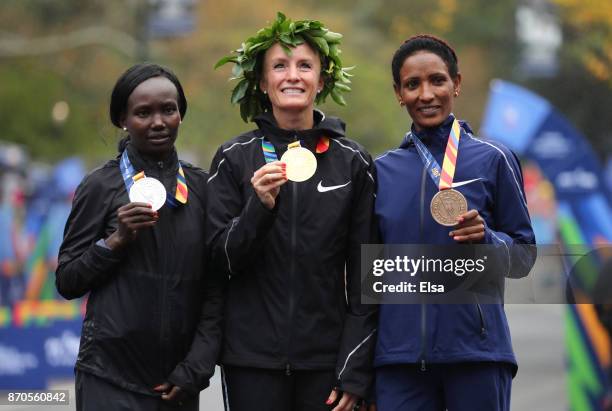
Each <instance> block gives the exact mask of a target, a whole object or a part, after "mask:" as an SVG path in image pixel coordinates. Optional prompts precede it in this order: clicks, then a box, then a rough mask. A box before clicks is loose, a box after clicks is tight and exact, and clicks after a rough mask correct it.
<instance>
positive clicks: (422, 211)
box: [419, 167, 427, 371]
mask: <svg viewBox="0 0 612 411" xmlns="http://www.w3.org/2000/svg"><path fill="white" fill-rule="evenodd" d="M426 173H427V169H426V168H425V167H423V172H422V173H421V209H420V214H419V223H420V224H419V241H420V242H421V243H422V242H423V225H424V221H425V215H424V214H425V177H426V176H427V174H426ZM425 344H427V305H426V304H425V303H421V355H420V358H421V371H426V370H427V366H426V364H425V352H426V350H427V348H426V345H425Z"/></svg>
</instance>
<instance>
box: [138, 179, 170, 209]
mask: <svg viewBox="0 0 612 411" xmlns="http://www.w3.org/2000/svg"><path fill="white" fill-rule="evenodd" d="M129 197H130V201H131V202H132V203H147V204H151V208H152V209H153V211H157V210H159V209H160V208H162V206H163V205H164V204H165V203H166V189H165V188H164V185H163V184H162V183H161V182H160V181H159V180H156V179H155V178H152V177H143V178H141V179H138V180H136V181H134V184H133V185H132V187H131V188H130V193H129Z"/></svg>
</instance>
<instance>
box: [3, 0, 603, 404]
mask: <svg viewBox="0 0 612 411" xmlns="http://www.w3.org/2000/svg"><path fill="white" fill-rule="evenodd" d="M277 11H282V12H284V13H285V14H286V15H287V16H288V17H290V18H293V19H301V18H311V19H319V20H322V21H323V22H325V24H326V25H328V27H330V28H331V29H332V30H333V31H337V32H340V33H343V34H344V36H345V37H344V39H343V43H342V50H343V59H344V62H345V64H347V65H349V66H350V65H354V66H356V68H355V70H354V71H353V73H354V74H355V77H354V78H353V85H352V88H353V91H352V93H350V94H349V95H348V96H347V101H348V105H347V106H346V107H338V106H336V105H334V104H332V103H330V104H326V105H324V106H323V107H322V109H323V110H324V111H325V112H326V113H327V114H330V115H337V116H340V117H342V118H343V119H344V120H345V121H346V123H347V124H348V135H349V136H350V137H351V138H353V139H355V140H357V141H359V142H360V143H361V144H363V145H364V146H365V147H366V148H367V149H368V150H369V151H370V152H371V153H372V154H373V155H379V154H381V153H383V152H384V151H386V150H388V149H391V148H395V147H397V146H398V145H399V142H400V141H401V139H402V137H403V135H404V133H405V131H406V130H407V129H408V128H409V126H410V120H409V117H408V115H407V113H406V112H405V111H403V110H401V109H400V107H399V106H398V105H397V102H396V99H395V97H394V94H393V89H392V80H391V73H390V67H389V66H390V61H391V57H392V55H393V53H394V51H395V50H396V49H397V48H398V47H399V45H400V44H401V43H402V42H403V41H404V40H405V39H406V38H408V37H410V36H412V35H413V34H416V33H421V32H428V33H433V34H436V35H439V36H441V37H444V38H445V39H447V40H449V42H450V43H451V44H452V45H453V46H454V47H455V49H456V51H457V54H458V56H459V68H460V71H461V72H462V74H463V85H462V93H461V96H460V97H459V99H458V100H457V104H456V107H455V113H456V114H457V115H458V117H459V118H462V119H465V120H467V121H468V122H469V123H470V124H471V126H472V128H473V129H474V130H477V134H478V135H480V136H481V137H483V138H493V139H497V140H500V141H502V142H504V143H505V144H507V145H508V146H509V147H510V148H512V149H513V150H514V151H515V152H516V153H517V154H518V155H519V156H520V157H521V160H522V164H523V172H524V177H525V188H526V191H527V195H528V203H529V207H530V212H531V216H532V219H533V224H534V227H535V229H536V237H537V238H538V243H539V244H561V245H564V244H565V245H576V244H582V245H584V246H585V247H588V248H589V249H591V250H596V252H595V253H592V254H591V257H590V258H591V259H592V261H590V264H586V265H585V266H586V268H585V269H584V273H581V277H580V278H582V280H583V284H582V286H583V287H585V288H586V289H588V288H593V287H597V280H598V278H599V277H601V268H600V267H602V262H603V261H604V260H605V259H606V258H609V257H610V256H609V255H607V254H606V250H609V247H608V248H606V246H609V244H610V241H611V240H612V218H611V217H612V212H611V211H610V204H611V196H610V193H611V191H612V190H610V187H611V186H612V161H611V153H612V143H611V141H612V138H611V137H612V131H611V130H612V93H611V91H612V2H610V1H608V0H606V1H601V0H522V1H519V0H516V1H511V0H504V1H496V2H491V1H489V0H461V1H459V0H410V1H405V0H403V1H400V0H351V1H349V0H336V1H334V2H328V1H316V0H302V1H300V2H299V3H298V2H288V1H280V0H259V1H258V2H252V1H246V0H244V1H243V0H225V1H223V2H218V1H215V2H213V1H206V0H87V1H83V0H2V2H1V4H0V119H2V126H3V127H2V132H1V133H0V390H8V389H25V388H45V387H67V388H71V384H72V383H71V380H70V378H71V377H72V368H73V365H74V362H75V359H76V351H77V349H78V343H79V334H80V321H81V316H82V313H83V312H84V304H85V302H84V301H63V300H62V299H61V297H59V296H58V295H57V293H56V291H55V286H54V279H55V278H54V269H55V265H56V262H57V251H58V248H59V244H60V243H61V239H62V231H63V227H64V222H65V220H66V218H67V215H68V213H69V210H70V201H71V198H72V195H73V193H74V190H75V188H76V186H77V185H78V183H79V182H80V180H81V179H82V177H83V176H84V175H85V173H87V172H88V171H90V170H92V169H93V168H95V167H97V166H98V165H101V164H103V163H104V162H105V161H106V160H107V159H109V158H111V157H114V156H115V155H116V151H117V150H116V146H117V142H118V140H119V138H120V137H121V134H120V130H118V129H116V128H115V127H113V126H112V125H111V123H110V120H109V118H108V105H109V96H110V91H111V89H112V87H113V85H114V83H115V81H116V79H117V78H118V77H119V75H120V74H121V73H122V72H123V71H125V69H127V68H128V67H129V66H130V65H132V64H134V63H136V62H139V61H143V60H149V61H154V62H158V63H161V64H164V65H167V66H169V67H170V68H172V69H173V70H174V71H175V72H176V74H177V75H178V77H179V79H180V80H181V82H182V84H183V87H184V88H185V92H186V95H187V99H188V102H189V108H188V110H187V116H186V118H185V121H184V122H183V125H182V127H181V132H180V136H179V140H178V149H179V153H180V156H181V157H182V158H185V159H186V160H188V161H190V162H193V163H195V164H196V165H199V166H201V167H202V168H205V169H207V168H208V164H209V163H210V160H211V158H212V155H213V153H214V152H215V150H216V148H217V147H218V146H219V144H221V143H222V142H223V141H225V140H227V139H229V138H231V137H233V136H235V135H236V134H238V133H240V132H243V131H246V130H249V129H250V128H252V127H251V125H249V124H245V123H243V122H242V120H240V115H239V110H238V107H235V106H231V105H230V104H229V97H230V91H231V89H232V88H233V86H234V84H232V83H229V82H228V80H227V79H228V78H229V77H230V68H229V67H225V66H224V67H222V68H220V69H218V70H214V69H213V66H214V64H215V62H216V61H217V60H218V59H219V58H221V57H222V56H224V55H226V54H228V53H229V52H230V51H231V50H233V49H236V48H238V47H239V46H240V43H241V42H242V41H243V40H244V39H246V38H247V37H248V36H250V35H252V34H254V33H255V31H256V30H257V29H259V28H260V27H262V26H263V25H264V24H266V22H268V21H271V20H273V19H274V18H275V16H276V12H277ZM567 260H568V261H566V262H565V263H569V264H572V263H573V262H575V261H572V258H571V257H568V259H567ZM604 274H605V273H604ZM608 274H610V275H612V273H608ZM506 309H507V312H508V315H509V318H510V326H511V329H512V334H513V340H514V345H515V349H516V351H517V356H518V358H519V363H520V369H519V374H518V376H517V377H516V379H515V381H514V387H513V400H512V401H513V409H516V410H519V409H520V410H531V409H534V410H535V409H537V410H551V411H552V410H562V409H571V410H576V411H578V410H580V411H582V410H600V409H603V408H602V401H603V399H604V397H605V394H606V392H607V377H606V373H607V371H606V370H607V367H608V365H609V363H610V349H609V346H610V343H609V337H608V334H607V332H606V331H605V328H604V327H603V326H602V324H601V322H600V321H599V319H598V316H597V315H596V310H595V308H594V307H593V306H592V305H588V304H582V305H576V306H562V305H541V304H540V305H524V306H523V305H507V307H506ZM201 404H202V407H203V409H212V410H215V409H221V407H222V406H221V404H222V403H221V393H220V390H219V382H218V379H217V377H216V378H215V380H214V381H213V383H212V386H211V388H210V389H207V390H205V391H204V393H203V394H202V402H201ZM0 409H8V407H3V406H0ZM19 409H28V408H19ZM33 409H34V408H33ZM58 409H59V408H58ZM66 409H73V408H66Z"/></svg>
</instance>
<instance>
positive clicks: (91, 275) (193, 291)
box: [56, 64, 222, 410]
mask: <svg viewBox="0 0 612 411" xmlns="http://www.w3.org/2000/svg"><path fill="white" fill-rule="evenodd" d="M186 111H187V100H186V98H185V95H184V93H183V88H182V86H181V84H180V82H179V81H178V79H177V78H176V76H175V75H174V74H173V73H172V72H171V71H169V70H168V69H166V68H164V67H161V66H158V65H155V64H138V65H135V66H133V67H131V68H130V69H129V70H127V71H126V72H125V73H124V74H123V75H122V76H121V77H120V78H119V79H118V80H117V83H116V84H115V87H114V89H113V92H112V96H111V103H110V117H111V121H112V123H113V124H114V125H115V126H117V127H118V128H121V129H123V130H124V131H125V132H127V137H125V138H123V139H122V140H121V142H120V144H119V155H118V156H117V158H116V159H114V160H111V161H109V162H107V163H106V164H105V165H104V166H102V167H100V168H98V169H96V170H94V171H93V172H91V173H90V174H89V175H88V176H86V177H85V179H84V180H83V182H82V183H81V185H80V186H79V188H78V189H77V191H76V194H75V198H74V201H73V205H72V211H71V213H70V216H69V218H68V221H67V223H66V230H65V235H64V241H63V243H62V246H61V249H60V252H59V264H58V268H57V272H56V285H57V289H58V291H59V292H60V294H61V295H62V296H64V297H65V298H68V299H72V298H78V297H81V296H83V295H85V294H87V293H89V298H88V301H87V312H86V313H85V319H84V321H83V329H82V333H81V344H80V347H79V355H78V358H77V363H76V366H75V370H76V406H77V409H78V410H118V409H130V410H164V409H182V410H197V409H198V408H199V395H198V394H199V392H200V391H201V390H202V389H203V388H205V387H206V386H207V385H208V379H209V378H210V377H211V376H212V374H213V372H214V367H215V361H216V358H217V355H218V348H219V345H220V331H221V327H220V313H219V312H218V311H219V309H220V308H221V307H222V305H221V303H222V290H221V288H219V287H218V286H215V282H214V281H212V279H211V277H210V275H209V273H208V272H207V271H206V269H205V267H206V256H205V255H206V253H203V252H202V250H201V245H202V244H203V243H204V226H205V207H206V204H205V202H206V191H205V187H206V179H207V177H208V175H207V173H206V172H204V171H202V170H200V169H198V168H196V167H194V166H192V165H190V164H188V163H185V162H182V161H179V160H178V157H177V153H176V150H175V148H174V143H175V141H176V138H177V135H178V129H179V125H180V123H181V121H182V119H183V118H184V117H185V113H186ZM217 284H220V283H217Z"/></svg>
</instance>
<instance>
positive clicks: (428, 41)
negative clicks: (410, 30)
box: [391, 34, 459, 85]
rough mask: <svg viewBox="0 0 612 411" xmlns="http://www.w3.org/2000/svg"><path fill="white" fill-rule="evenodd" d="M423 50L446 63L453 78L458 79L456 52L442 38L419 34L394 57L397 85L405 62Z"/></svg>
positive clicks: (393, 68)
mask: <svg viewBox="0 0 612 411" xmlns="http://www.w3.org/2000/svg"><path fill="white" fill-rule="evenodd" d="M423 50H426V51H430V52H432V53H434V54H436V55H438V56H439V57H440V58H441V59H442V61H444V63H446V66H447V67H448V73H449V74H450V76H451V78H455V77H457V75H458V74H459V65H458V63H459V61H458V59H457V54H456V53H455V50H454V49H453V48H452V47H451V46H450V45H449V44H448V43H447V42H446V41H444V40H442V39H441V38H438V37H436V36H432V35H430V34H417V35H416V36H412V37H410V38H409V39H408V40H406V41H405V42H404V43H403V44H402V45H401V46H400V48H399V49H397V51H396V52H395V54H394V55H393V60H391V73H392V74H393V83H394V84H395V85H399V83H400V70H401V68H402V65H403V64H404V61H406V59H407V58H408V57H410V56H411V55H413V54H414V53H416V52H419V51H423Z"/></svg>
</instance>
